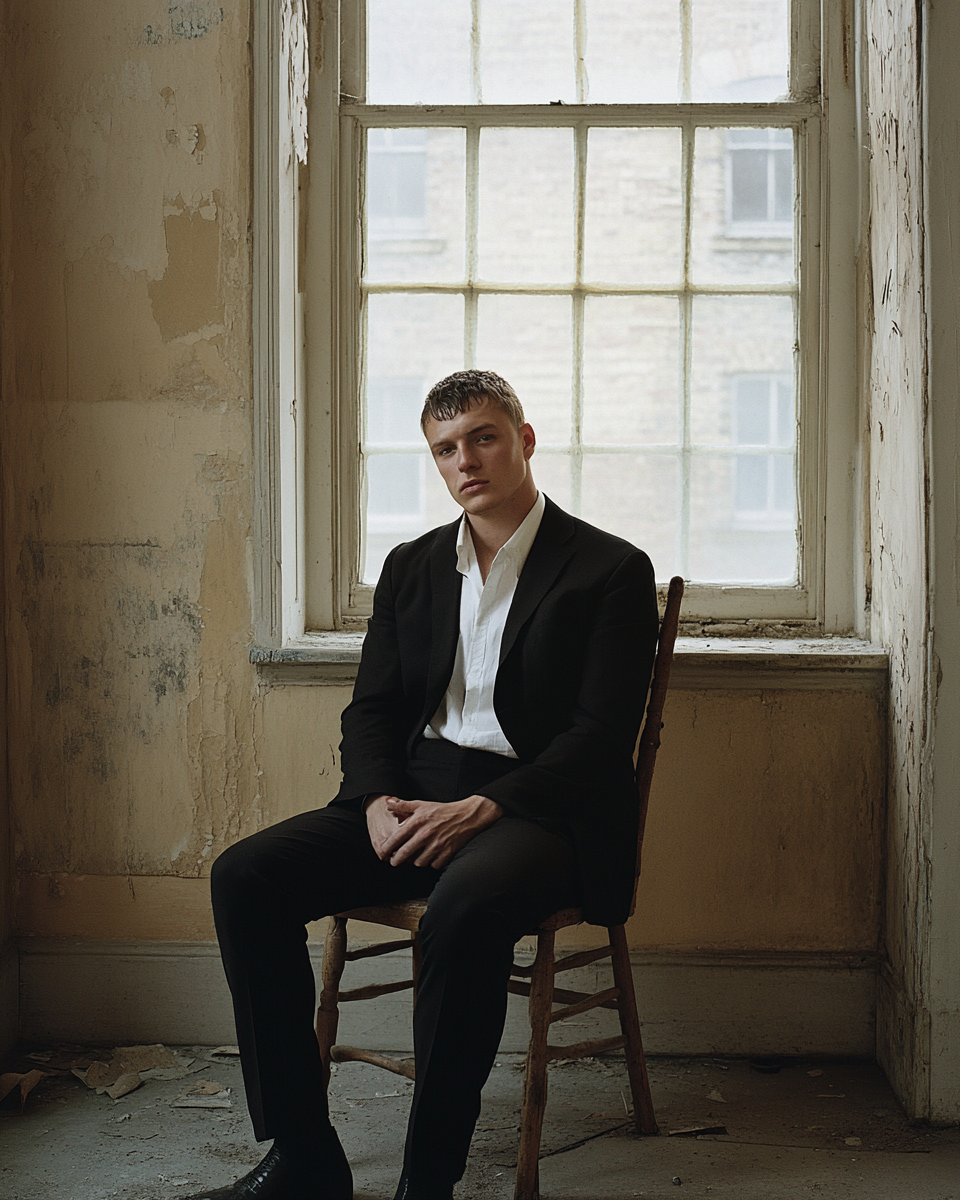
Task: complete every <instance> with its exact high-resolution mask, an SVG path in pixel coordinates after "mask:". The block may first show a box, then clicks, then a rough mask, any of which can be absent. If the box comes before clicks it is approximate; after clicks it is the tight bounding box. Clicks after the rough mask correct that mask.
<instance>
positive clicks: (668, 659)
mask: <svg viewBox="0 0 960 1200" xmlns="http://www.w3.org/2000/svg"><path fill="white" fill-rule="evenodd" d="M682 600H683V580H682V579H681V578H680V576H679V575H674V577H673V578H672V579H671V580H670V587H669V588H668V590H667V607H666V609H665V610H664V613H663V620H662V621H661V622H660V636H659V637H658V638H657V656H656V658H655V660H654V663H653V681H652V683H651V684H650V699H649V700H648V701H647V712H646V716H645V717H644V719H643V726H642V728H641V730H640V741H639V743H638V749H637V791H638V792H639V794H640V827H639V830H638V832H637V879H639V877H640V857H641V853H642V851H643V830H644V826H645V825H646V823H647V807H648V805H649V803H650V785H651V783H652V782H653V768H654V766H655V765H656V761H657V751H658V750H659V749H660V730H661V729H662V728H663V719H662V718H663V702H664V701H665V700H666V698H667V686H668V684H669V683H670V668H671V667H672V666H673V647H674V643H675V642H676V640H677V629H678V627H679V625H680V604H681V601H682ZM636 906H637V882H636V880H635V881H634V884H633V901H632V903H631V905H630V913H631V915H632V914H633V912H634V910H635V908H636Z"/></svg>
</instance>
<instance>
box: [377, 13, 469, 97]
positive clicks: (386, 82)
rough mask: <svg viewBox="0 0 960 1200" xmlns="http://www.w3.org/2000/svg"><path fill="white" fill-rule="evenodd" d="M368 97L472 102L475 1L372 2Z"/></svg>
mask: <svg viewBox="0 0 960 1200" xmlns="http://www.w3.org/2000/svg"><path fill="white" fill-rule="evenodd" d="M367 13H368V25H367V54H368V64H369V65H368V82H367V101H368V102H369V103H370V104H469V103H470V102H471V89H470V78H471V76H470V0H430V2H428V3H424V0H367Z"/></svg>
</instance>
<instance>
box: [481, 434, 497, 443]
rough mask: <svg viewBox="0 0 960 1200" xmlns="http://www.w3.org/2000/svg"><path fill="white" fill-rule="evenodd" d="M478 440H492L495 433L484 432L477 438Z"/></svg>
mask: <svg viewBox="0 0 960 1200" xmlns="http://www.w3.org/2000/svg"><path fill="white" fill-rule="evenodd" d="M477 441H479V442H492V441H493V434H492V433H483V434H481V435H480V437H479V438H477Z"/></svg>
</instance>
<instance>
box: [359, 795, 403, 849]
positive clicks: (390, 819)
mask: <svg viewBox="0 0 960 1200" xmlns="http://www.w3.org/2000/svg"><path fill="white" fill-rule="evenodd" d="M397 799H398V797H397V796H390V795H388V794H387V793H386V792H381V793H380V794H379V795H372V796H368V797H367V799H366V802H365V804H364V806H363V811H364V813H365V814H366V817H367V833H368V834H369V835H370V845H371V846H372V847H373V849H374V851H375V852H376V855H377V858H380V859H383V858H386V857H388V856H387V855H385V854H384V853H383V847H384V845H385V843H386V842H387V839H388V838H391V837H392V836H393V835H394V834H395V833H396V832H397V830H398V829H399V828H400V822H399V821H398V820H397V818H396V817H395V816H394V815H393V813H392V812H391V811H390V809H389V808H388V807H387V801H388V800H397Z"/></svg>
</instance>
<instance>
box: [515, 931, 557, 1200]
mask: <svg viewBox="0 0 960 1200" xmlns="http://www.w3.org/2000/svg"><path fill="white" fill-rule="evenodd" d="M555 940H556V935H555V934H554V933H553V932H552V931H541V932H540V933H539V934H538V936H537V957H536V959H535V960H534V963H533V973H532V974H531V976H530V1010H529V1011H530V1045H529V1047H528V1048H527V1064H526V1071H525V1074H524V1081H523V1110H522V1112H521V1114H520V1152H519V1154H518V1155H517V1186H516V1191H515V1192H514V1200H539V1197H540V1133H541V1130H542V1128H543V1110H544V1109H545V1108H546V1104H547V1062H548V1058H547V1055H548V1050H547V1035H548V1033H549V1031H550V1014H551V1013H552V1012H553V980H554V967H553V964H554V941H555Z"/></svg>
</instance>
